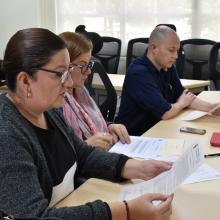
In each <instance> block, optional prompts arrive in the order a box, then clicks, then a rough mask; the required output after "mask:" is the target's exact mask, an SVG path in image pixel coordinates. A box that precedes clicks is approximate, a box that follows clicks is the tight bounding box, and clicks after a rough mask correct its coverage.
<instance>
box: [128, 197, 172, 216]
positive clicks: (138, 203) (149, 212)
mask: <svg viewBox="0 0 220 220" xmlns="http://www.w3.org/2000/svg"><path fill="white" fill-rule="evenodd" d="M155 200H160V201H161V203H159V204H158V205H155V204H153V203H152V202H153V201H155ZM172 200H173V195H171V196H165V195H161V194H145V195H143V196H140V197H138V198H136V199H133V200H130V201H128V207H129V214H130V219H131V220H142V219H143V220H146V219H151V220H169V219H170V215H171V213H172V209H171V202H172Z"/></svg>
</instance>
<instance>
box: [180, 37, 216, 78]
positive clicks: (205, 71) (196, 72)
mask: <svg viewBox="0 0 220 220" xmlns="http://www.w3.org/2000/svg"><path fill="white" fill-rule="evenodd" d="M215 43H216V42H215V41H212V40H208V39H187V40H183V41H181V42H180V44H181V48H180V52H179V57H178V59H177V62H176V66H177V70H178V72H179V73H180V77H181V78H185V79H197V80H210V79H211V73H210V70H209V65H208V60H209V55H210V51H211V48H212V47H213V45H214V44H215Z"/></svg>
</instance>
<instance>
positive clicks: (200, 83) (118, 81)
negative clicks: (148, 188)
mask: <svg viewBox="0 0 220 220" xmlns="http://www.w3.org/2000/svg"><path fill="white" fill-rule="evenodd" d="M108 76H109V79H110V80H111V82H112V85H113V86H114V88H115V90H116V92H117V93H118V94H120V93H121V92H122V87H123V83H124V79H125V75H121V74H108ZM181 83H182V85H183V87H185V88H186V89H189V90H190V91H191V92H195V93H199V92H201V91H204V90H207V88H208V86H209V85H210V81H208V80H190V79H181ZM92 84H93V87H94V88H96V89H103V88H104V87H103V84H102V81H101V79H100V78H99V77H98V75H97V74H94V78H93V83H92Z"/></svg>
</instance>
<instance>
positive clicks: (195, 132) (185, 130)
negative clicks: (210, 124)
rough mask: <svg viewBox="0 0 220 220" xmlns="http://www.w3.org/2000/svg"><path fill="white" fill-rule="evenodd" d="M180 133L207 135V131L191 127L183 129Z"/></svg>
mask: <svg viewBox="0 0 220 220" xmlns="http://www.w3.org/2000/svg"><path fill="white" fill-rule="evenodd" d="M180 131H181V132H186V133H192V134H200V135H203V134H205V133H206V130H205V129H199V128H190V127H181V128H180Z"/></svg>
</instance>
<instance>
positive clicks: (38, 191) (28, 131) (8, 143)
mask: <svg viewBox="0 0 220 220" xmlns="http://www.w3.org/2000/svg"><path fill="white" fill-rule="evenodd" d="M48 114H49V116H50V117H51V119H52V120H53V121H54V123H55V125H56V126H57V128H58V129H60V130H61V132H62V133H63V134H64V135H65V136H66V138H67V140H68V141H69V142H70V143H71V145H72V148H73V149H74V151H75V152H76V154H77V164H78V172H79V173H80V175H81V176H84V177H100V178H106V179H110V180H113V181H117V180H120V175H119V173H120V172H119V171H120V170H117V168H118V167H122V166H118V164H120V163H121V162H120V160H121V155H117V154H110V153H106V152H103V151H100V150H98V149H95V148H91V147H90V146H88V145H86V144H85V143H84V142H82V141H81V140H80V139H79V138H78V137H77V136H76V135H75V134H74V132H73V130H72V129H71V128H70V127H69V126H67V124H66V122H65V120H64V119H63V117H62V114H59V112H58V111H57V110H51V111H49V112H48ZM0 140H1V141H0V209H3V210H5V211H6V212H8V213H11V214H13V215H15V216H37V217H50V216H54V217H60V218H62V219H65V220H78V219H81V220H82V219H83V220H87V219H90V220H92V219H95V220H99V219H100V220H101V219H102V220H105V219H109V216H108V208H107V206H106V205H105V204H104V203H103V202H102V201H99V200H98V201H95V202H92V203H88V204H85V205H81V206H76V207H65V208H50V207H48V204H49V201H48V199H47V198H45V195H44V192H43V190H42V188H43V187H42V186H44V188H45V186H47V187H46V188H47V189H48V190H52V187H53V186H52V178H51V173H50V171H49V169H48V166H47V162H46V158H45V155H44V153H43V150H42V148H41V145H40V143H39V141H38V138H37V136H36V133H35V131H34V129H33V127H32V126H31V125H30V123H29V122H28V121H27V120H26V119H25V118H24V117H23V116H22V115H21V114H20V113H19V112H18V111H17V109H16V107H15V106H14V104H13V103H12V102H11V101H10V100H9V99H8V98H7V97H5V96H4V95H0ZM123 161H124V162H123V163H125V161H126V160H123ZM73 163H74V161H73Z"/></svg>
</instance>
